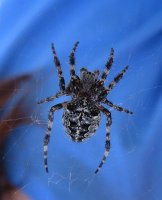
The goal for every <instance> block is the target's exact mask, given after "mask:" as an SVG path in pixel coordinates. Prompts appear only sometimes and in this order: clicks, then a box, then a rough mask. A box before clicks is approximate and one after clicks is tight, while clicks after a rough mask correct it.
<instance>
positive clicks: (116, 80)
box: [106, 66, 128, 93]
mask: <svg viewBox="0 0 162 200" xmlns="http://www.w3.org/2000/svg"><path fill="white" fill-rule="evenodd" d="M127 70H128V66H126V67H125V68H124V69H123V70H122V71H121V72H120V73H119V74H118V75H117V76H116V77H115V78H114V80H113V81H112V82H111V83H110V84H109V86H108V87H107V88H106V89H107V93H109V92H110V91H111V90H112V89H113V88H114V87H115V85H116V84H117V83H118V82H119V81H120V80H121V79H122V78H123V76H124V74H125V73H126V71H127Z"/></svg>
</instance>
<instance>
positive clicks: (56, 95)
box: [37, 92, 67, 104]
mask: <svg viewBox="0 0 162 200" xmlns="http://www.w3.org/2000/svg"><path fill="white" fill-rule="evenodd" d="M64 95H67V94H65V93H64V92H57V93H56V94H55V95H54V96H50V97H47V98H45V99H41V100H40V101H38V102H37V104H41V103H45V102H49V101H52V100H54V99H57V98H59V97H61V96H64Z"/></svg>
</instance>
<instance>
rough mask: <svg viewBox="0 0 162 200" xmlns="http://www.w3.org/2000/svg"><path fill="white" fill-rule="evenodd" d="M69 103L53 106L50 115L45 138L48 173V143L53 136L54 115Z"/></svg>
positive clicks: (45, 158)
mask: <svg viewBox="0 0 162 200" xmlns="http://www.w3.org/2000/svg"><path fill="white" fill-rule="evenodd" d="M67 103H68V102H64V103H59V104H56V105H55V106H52V107H51V109H50V112H49V114H48V126H47V132H46V135H45V137H44V167H45V170H46V172H48V163H47V153H48V143H49V141H50V135H51V130H52V124H53V119H54V113H55V111H56V110H59V109H61V108H63V107H64V106H65V105H66V104H67Z"/></svg>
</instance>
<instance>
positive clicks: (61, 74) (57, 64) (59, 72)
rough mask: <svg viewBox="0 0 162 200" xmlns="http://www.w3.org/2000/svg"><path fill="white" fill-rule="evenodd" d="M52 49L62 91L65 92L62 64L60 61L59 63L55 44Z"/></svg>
mask: <svg viewBox="0 0 162 200" xmlns="http://www.w3.org/2000/svg"><path fill="white" fill-rule="evenodd" d="M51 48H52V53H53V57H54V63H55V65H56V69H57V73H58V76H59V86H60V90H61V91H64V90H65V80H64V76H63V73H62V69H61V64H60V61H59V59H58V57H57V55H56V51H55V48H54V44H53V43H52V44H51Z"/></svg>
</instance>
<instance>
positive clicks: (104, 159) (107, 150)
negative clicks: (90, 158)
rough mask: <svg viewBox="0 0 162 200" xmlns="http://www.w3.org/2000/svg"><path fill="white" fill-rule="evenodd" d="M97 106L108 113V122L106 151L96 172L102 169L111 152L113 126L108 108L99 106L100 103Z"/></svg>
mask: <svg viewBox="0 0 162 200" xmlns="http://www.w3.org/2000/svg"><path fill="white" fill-rule="evenodd" d="M97 107H98V108H99V110H100V111H101V112H103V113H104V114H105V115H106V117H107V123H106V142H105V152H104V156H103V158H102V161H101V162H100V164H99V166H98V168H97V169H96V171H95V174H97V173H98V171H99V170H100V169H101V167H102V165H103V164H104V162H105V161H106V158H107V156H108V154H109V151H110V127H111V124H112V118H111V113H110V112H109V111H108V110H107V109H106V108H104V107H103V106H99V105H98V106H97Z"/></svg>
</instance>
